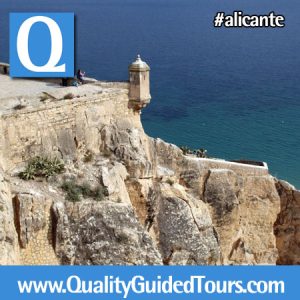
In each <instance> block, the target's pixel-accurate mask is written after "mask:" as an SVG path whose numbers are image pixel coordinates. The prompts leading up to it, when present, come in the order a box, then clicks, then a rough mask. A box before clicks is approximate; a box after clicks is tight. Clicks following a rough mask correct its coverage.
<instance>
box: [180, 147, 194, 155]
mask: <svg viewBox="0 0 300 300" xmlns="http://www.w3.org/2000/svg"><path fill="white" fill-rule="evenodd" d="M180 150H181V151H182V153H183V155H187V154H190V153H192V150H191V149H190V148H189V147H187V146H180Z"/></svg>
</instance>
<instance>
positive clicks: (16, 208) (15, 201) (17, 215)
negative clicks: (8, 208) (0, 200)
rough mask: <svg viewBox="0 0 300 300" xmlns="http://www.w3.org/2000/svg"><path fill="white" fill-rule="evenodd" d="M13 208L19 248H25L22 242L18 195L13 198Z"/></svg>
mask: <svg viewBox="0 0 300 300" xmlns="http://www.w3.org/2000/svg"><path fill="white" fill-rule="evenodd" d="M12 207H13V214H14V225H15V229H16V232H17V235H18V243H19V247H20V248H23V247H22V242H21V224H20V200H19V198H18V196H17V195H16V196H14V197H13V198H12Z"/></svg>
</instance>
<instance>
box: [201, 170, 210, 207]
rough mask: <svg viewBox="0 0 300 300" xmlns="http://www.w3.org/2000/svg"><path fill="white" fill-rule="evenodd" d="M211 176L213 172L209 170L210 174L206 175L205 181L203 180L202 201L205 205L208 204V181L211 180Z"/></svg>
mask: <svg viewBox="0 0 300 300" xmlns="http://www.w3.org/2000/svg"><path fill="white" fill-rule="evenodd" d="M210 174H211V171H210V170H208V172H207V174H206V175H205V177H204V180H203V189H202V200H203V201H204V202H205V203H206V200H205V192H206V185H207V182H208V179H209V177H210Z"/></svg>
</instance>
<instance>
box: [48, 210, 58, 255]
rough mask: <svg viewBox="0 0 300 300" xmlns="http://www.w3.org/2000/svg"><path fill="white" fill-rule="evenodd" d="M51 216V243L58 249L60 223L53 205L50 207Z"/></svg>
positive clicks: (54, 248)
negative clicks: (58, 225)
mask: <svg viewBox="0 0 300 300" xmlns="http://www.w3.org/2000/svg"><path fill="white" fill-rule="evenodd" d="M50 218H51V228H50V229H49V230H51V242H52V243H51V244H52V247H53V250H54V251H55V250H56V237H57V236H56V235H57V223H58V218H57V215H56V214H55V212H54V209H53V207H51V208H50Z"/></svg>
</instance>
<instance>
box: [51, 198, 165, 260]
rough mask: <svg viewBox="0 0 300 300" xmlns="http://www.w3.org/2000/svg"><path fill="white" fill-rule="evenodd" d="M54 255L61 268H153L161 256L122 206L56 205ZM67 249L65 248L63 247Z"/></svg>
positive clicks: (135, 220) (129, 208) (129, 207)
mask: <svg viewBox="0 0 300 300" xmlns="http://www.w3.org/2000/svg"><path fill="white" fill-rule="evenodd" d="M53 210H54V213H55V216H56V224H57V225H56V230H57V231H56V242H55V247H56V252H57V253H58V255H59V256H60V258H61V260H62V262H63V263H64V264H78V265H124V264H126V265H153V264H161V262H162V261H161V256H160V254H159V252H158V251H157V249H156V248H155V246H154V244H153V241H152V240H151V238H150V236H149V234H148V233H147V232H146V231H145V230H144V229H143V227H142V226H141V225H140V223H139V222H138V220H137V219H136V216H135V214H134V211H133V209H132V207H131V206H130V205H128V204H124V203H113V202H105V203H95V202H90V203H89V202H85V203H80V204H74V205H72V204H67V205H66V206H64V204H63V203H56V204H55V205H54V207H53ZM66 246H67V247H66Z"/></svg>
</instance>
